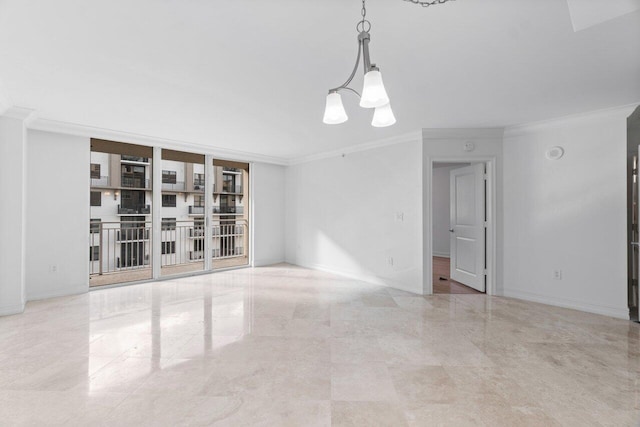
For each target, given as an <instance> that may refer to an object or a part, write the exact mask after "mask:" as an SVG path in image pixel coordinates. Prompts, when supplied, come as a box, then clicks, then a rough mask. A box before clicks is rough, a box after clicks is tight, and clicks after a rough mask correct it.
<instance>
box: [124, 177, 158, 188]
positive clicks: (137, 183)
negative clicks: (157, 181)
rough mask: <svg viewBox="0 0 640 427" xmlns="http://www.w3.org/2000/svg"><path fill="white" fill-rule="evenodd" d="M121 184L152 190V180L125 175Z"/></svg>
mask: <svg viewBox="0 0 640 427" xmlns="http://www.w3.org/2000/svg"><path fill="white" fill-rule="evenodd" d="M120 185H121V186H122V187H123V188H139V189H141V190H150V189H151V180H149V179H141V178H132V177H128V176H123V177H122V180H121V182H120Z"/></svg>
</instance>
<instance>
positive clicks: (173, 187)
mask: <svg viewBox="0 0 640 427" xmlns="http://www.w3.org/2000/svg"><path fill="white" fill-rule="evenodd" d="M162 189H163V190H167V191H184V190H185V185H184V182H172V183H169V182H163V183H162Z"/></svg>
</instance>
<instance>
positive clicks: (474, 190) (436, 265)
mask: <svg viewBox="0 0 640 427" xmlns="http://www.w3.org/2000/svg"><path fill="white" fill-rule="evenodd" d="M431 166H432V168H431V231H432V232H431V234H430V236H431V246H430V247H431V276H432V277H431V280H432V282H431V290H432V293H433V294H483V293H488V294H492V292H491V285H492V282H491V280H492V277H491V276H490V273H491V270H492V269H491V267H490V263H491V259H492V249H493V248H492V244H493V239H492V238H491V237H492V236H491V232H492V230H490V227H491V224H492V221H491V212H492V205H493V202H492V200H490V197H491V194H492V192H491V191H490V185H491V182H489V177H490V175H491V174H490V172H489V169H491V168H492V166H493V165H492V163H491V162H487V161H479V160H478V161H435V160H434V161H433V162H432V163H431Z"/></svg>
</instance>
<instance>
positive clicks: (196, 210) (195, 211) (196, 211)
mask: <svg viewBox="0 0 640 427" xmlns="http://www.w3.org/2000/svg"><path fill="white" fill-rule="evenodd" d="M189 215H204V206H189Z"/></svg>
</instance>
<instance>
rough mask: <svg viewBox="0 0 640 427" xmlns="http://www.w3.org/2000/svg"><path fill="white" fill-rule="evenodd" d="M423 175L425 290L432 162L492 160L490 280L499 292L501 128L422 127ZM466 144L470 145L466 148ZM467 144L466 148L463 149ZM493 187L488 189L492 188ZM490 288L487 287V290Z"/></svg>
mask: <svg viewBox="0 0 640 427" xmlns="http://www.w3.org/2000/svg"><path fill="white" fill-rule="evenodd" d="M422 132H423V148H422V157H423V159H422V161H423V176H422V188H423V192H424V197H423V202H424V207H423V212H424V218H423V231H424V234H423V236H422V244H423V245H424V249H423V254H424V259H423V263H424V277H425V284H424V293H425V294H428V293H430V292H431V280H432V277H433V274H432V258H431V257H432V243H433V242H432V239H431V227H432V225H433V224H434V223H433V218H432V217H431V216H430V215H431V206H432V205H431V197H432V195H431V191H432V180H433V168H432V163H433V162H457V163H458V162H460V163H474V162H479V161H487V160H489V159H491V160H492V161H493V160H494V163H495V169H496V175H495V176H494V177H493V180H494V182H495V186H496V188H495V190H496V191H495V194H493V198H494V202H495V212H494V218H493V221H492V223H491V229H490V230H489V231H490V233H491V234H492V232H493V230H495V245H496V258H495V259H490V260H489V261H490V262H489V263H490V268H491V269H492V272H491V273H492V275H490V276H489V279H490V280H494V281H495V283H496V289H495V291H496V293H497V294H499V293H500V292H501V286H502V266H503V264H502V257H501V256H502V250H501V248H502V215H501V211H502V184H501V183H502V137H503V130H502V129H423V131H422ZM468 143H472V144H473V148H472V149H471V150H469V148H470V147H468V146H467V145H468ZM465 146H467V149H465ZM491 190H492V189H490V191H491ZM489 286H491V284H490V283H489ZM491 291H492V290H491V289H489V290H488V292H491Z"/></svg>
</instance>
